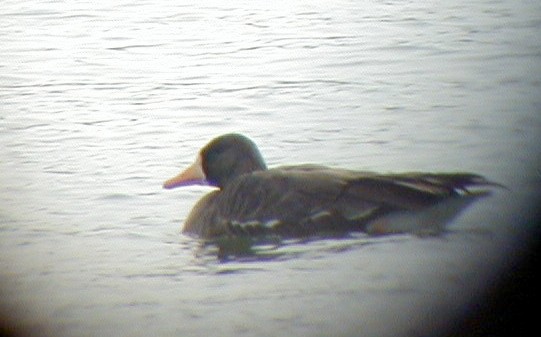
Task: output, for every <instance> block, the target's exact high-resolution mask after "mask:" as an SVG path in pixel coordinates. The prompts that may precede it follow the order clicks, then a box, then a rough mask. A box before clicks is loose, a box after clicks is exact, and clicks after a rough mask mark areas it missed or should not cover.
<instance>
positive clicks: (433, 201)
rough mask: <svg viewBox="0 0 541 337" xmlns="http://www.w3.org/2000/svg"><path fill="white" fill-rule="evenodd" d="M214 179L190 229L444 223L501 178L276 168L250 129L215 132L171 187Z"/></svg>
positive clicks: (284, 233)
mask: <svg viewBox="0 0 541 337" xmlns="http://www.w3.org/2000/svg"><path fill="white" fill-rule="evenodd" d="M201 183H205V184H210V185H212V186H215V187H217V190H215V191H212V192H210V193H209V194H207V195H205V196H204V197H203V198H202V199H201V200H199V202H198V203H197V204H196V205H195V206H194V208H193V209H192V211H191V212H190V214H189V216H188V218H187V219H186V221H185V223H184V227H183V232H185V233H188V234H194V235H197V236H199V237H202V238H216V237H221V236H240V235H248V236H264V235H278V236H280V237H286V238H287V237H306V236H314V235H321V234H329V233H347V232H351V231H363V232H367V233H370V234H386V233H396V232H416V233H431V232H436V231H440V230H441V229H443V227H444V225H445V224H446V223H448V222H449V221H450V220H451V219H453V218H454V217H455V216H456V215H457V214H459V213H460V211H461V210H463V209H464V208H466V207H467V206H468V205H470V204H471V203H472V202H473V201H475V200H476V199H478V198H479V197H482V196H486V195H488V194H489V191H487V190H481V191H475V192H470V190H469V189H470V188H475V187H479V186H489V185H496V184H494V183H491V182H489V181H487V180H486V179H484V178H483V177H481V176H479V175H476V174H471V173H418V172H414V173H401V174H378V173H372V172H361V171H353V170H345V169H337V168H330V167H325V166H318V165H296V166H282V167H276V168H271V169H268V168H267V166H266V164H265V162H264V161H263V159H262V156H261V154H260V153H259V150H258V149H257V147H256V146H255V144H254V143H253V142H252V141H251V140H250V139H248V138H246V137H245V136H242V135H239V134H226V135H223V136H220V137H218V138H215V139H214V140H212V141H211V142H210V143H209V144H207V145H206V146H205V147H204V148H203V149H202V150H201V151H200V153H199V155H198V157H197V159H196V161H195V163H194V164H192V165H191V166H190V167H189V168H188V169H186V170H185V171H183V172H182V173H181V174H179V175H178V176H176V177H174V178H171V179H169V180H168V181H166V182H165V183H164V188H168V189H170V188H174V187H178V186H186V185H192V184H201Z"/></svg>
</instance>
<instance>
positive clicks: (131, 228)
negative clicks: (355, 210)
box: [0, 0, 541, 336]
mask: <svg viewBox="0 0 541 337" xmlns="http://www.w3.org/2000/svg"><path fill="white" fill-rule="evenodd" d="M0 14H1V16H2V20H1V21H0V31H1V33H0V45H1V46H2V48H0V68H1V74H2V75H1V76H0V100H1V102H2V104H1V107H0V142H1V143H2V146H1V147H0V247H1V250H2V254H0V270H1V271H0V280H1V287H0V298H2V300H1V302H2V303H1V305H2V307H3V308H2V313H4V312H6V313H9V314H5V315H4V314H3V315H2V316H3V317H6V318H5V319H4V320H5V321H6V323H5V324H7V325H9V326H13V327H15V329H16V330H20V331H25V332H26V331H30V332H36V331H39V334H40V335H43V334H45V335H47V334H49V335H54V336H73V335H76V336H95V335H100V336H104V335H115V336H117V335H119V334H120V335H126V336H141V335H147V334H148V331H153V333H155V334H156V335H160V336H166V335H206V336H213V335H218V334H219V335H220V336H224V335H226V336H227V335H260V336H264V335H276V333H277V332H279V333H280V334H283V335H286V334H287V335H331V334H332V335H333V336H334V335H336V336H340V335H344V336H349V335H358V334H359V332H362V333H363V334H364V335H377V336H397V335H421V334H423V333H424V334H430V335H433V334H434V333H435V332H436V331H441V329H445V328H446V327H450V325H452V324H454V322H457V320H458V318H457V317H461V315H462V313H463V312H465V311H467V310H468V309H471V308H475V307H476V306H477V305H478V303H479V301H481V299H482V298H481V297H479V296H480V294H483V291H484V290H485V289H487V287H490V286H491V285H492V284H494V283H495V282H496V280H497V276H498V275H499V274H500V273H502V272H503V271H505V270H502V269H501V268H500V267H499V266H500V265H509V266H511V267H510V268H512V266H514V265H515V262H514V260H512V259H511V258H507V256H511V257H512V256H514V254H518V253H519V252H520V250H521V249H526V248H527V244H525V243H524V242H525V241H524V238H526V237H528V236H534V237H535V234H536V232H535V231H533V230H530V231H528V230H527V229H525V228H526V225H525V223H526V224H527V223H528V221H531V218H532V217H533V216H535V212H536V209H537V200H538V191H539V190H540V189H539V185H540V180H541V179H540V175H539V172H538V169H537V167H538V166H539V165H538V163H539V159H540V153H539V150H538V144H539V140H540V139H539V137H540V130H541V117H540V116H541V115H540V114H539V110H540V109H541V99H540V98H539V97H540V96H539V91H540V86H541V83H540V81H539V70H540V68H541V62H540V55H541V45H540V43H539V39H538V38H537V36H538V35H539V31H540V28H541V19H540V18H541V15H540V14H541V5H540V4H538V3H537V2H516V1H492V0H478V1H462V0H459V1H454V2H445V3H439V4H438V5H437V6H435V5H433V4H431V3H424V2H423V3H416V2H411V3H403V2H392V1H391V2H389V1H387V2H381V1H347V0H343V1H342V0H340V1H338V2H333V3H332V4H331V3H327V2H319V1H311V2H296V1H274V2H272V3H268V4H258V5H257V7H255V5H254V4H253V3H251V2H244V1H240V2H234V3H230V2H228V3H222V2H217V1H210V2H206V3H205V4H204V5H201V4H200V3H195V2H194V3H190V2H188V3H184V2H183V3H177V2H161V1H153V0H145V1H139V2H137V3H133V2H97V3H96V2H94V1H77V2H66V3H63V2H36V1H10V0H8V1H3V4H2V8H1V9H0ZM232 131H235V132H241V133H244V134H246V135H247V136H249V137H250V138H253V139H254V141H255V142H256V143H257V144H258V145H259V147H260V149H261V151H262V153H263V155H264V157H265V159H266V161H267V162H268V164H269V166H276V165H283V164H295V163H317V164H323V165H329V166H340V167H345V168H352V169H360V170H376V171H382V172H389V171H394V172H398V171H413V170H421V171H465V172H476V173H479V174H482V175H484V176H486V177H487V178H489V179H490V180H493V181H497V182H499V183H502V184H504V185H506V186H508V187H509V188H510V190H509V191H497V192H496V193H494V196H493V197H491V198H487V199H486V200H483V201H481V202H479V203H477V204H475V205H474V206H472V207H471V209H469V210H468V211H467V212H465V213H464V214H463V215H461V216H460V217H459V218H458V219H456V221H454V222H453V223H452V224H451V225H450V226H449V227H448V228H447V231H446V233H444V234H443V235H441V236H436V237H427V238H419V237H416V236H409V235H397V236H388V237H382V238H369V237H365V236H363V235H359V236H358V237H357V236H355V237H347V238H340V239H326V240H320V241H309V242H286V243H285V244H284V243H282V244H269V245H263V246H258V247H255V248H253V249H255V250H256V251H255V256H256V257H255V258H254V257H253V256H248V257H246V256H241V257H239V258H236V259H234V258H228V259H227V260H226V261H222V262H220V261H217V259H216V254H217V248H216V246H212V245H210V246H205V245H203V246H201V244H200V242H198V241H197V240H195V239H193V238H190V237H186V236H183V235H181V234H180V233H179V232H180V230H179V227H180V225H181V223H182V221H183V220H184V218H185V217H186V215H187V214H188V212H189V210H190V208H191V207H192V206H193V205H194V203H195V202H196V201H197V200H198V199H199V198H200V197H201V196H202V195H203V194H204V193H207V192H208V187H193V188H186V189H183V190H179V191H175V192H174V193H169V192H164V191H162V190H161V185H162V182H163V180H164V179H165V178H167V177H169V176H171V175H172V174H174V173H176V172H177V171H178V169H179V168H181V167H184V166H186V165H187V164H189V163H190V162H191V161H192V160H193V158H194V156H195V154H196V153H197V151H198V149H199V148H200V147H201V146H202V145H204V144H205V143H206V142H207V141H208V139H211V138H212V137H214V136H216V135H219V134H223V133H226V132H232ZM532 233H533V234H532ZM517 242H518V243H519V244H517ZM523 247H524V248H523ZM224 262H225V263H224ZM322 312H323V313H325V314H323V315H322V314H321V313H322ZM451 317H454V318H456V319H451ZM2 324H4V323H2ZM216 327H220V328H219V329H216Z"/></svg>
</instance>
